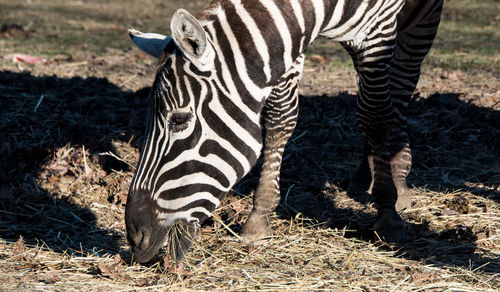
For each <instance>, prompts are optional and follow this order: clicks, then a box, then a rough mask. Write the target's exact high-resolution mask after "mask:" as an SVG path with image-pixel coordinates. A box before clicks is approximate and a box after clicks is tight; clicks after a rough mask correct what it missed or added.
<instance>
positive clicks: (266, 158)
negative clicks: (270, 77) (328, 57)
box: [242, 58, 303, 240]
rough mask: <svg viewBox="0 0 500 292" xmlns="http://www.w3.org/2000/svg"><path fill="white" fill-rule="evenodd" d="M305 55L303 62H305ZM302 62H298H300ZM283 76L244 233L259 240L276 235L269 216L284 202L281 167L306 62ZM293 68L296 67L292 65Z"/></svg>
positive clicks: (270, 107) (268, 116) (272, 100)
mask: <svg viewBox="0 0 500 292" xmlns="http://www.w3.org/2000/svg"><path fill="white" fill-rule="evenodd" d="M301 60H303V59H301V58H299V61H300V62H301ZM299 61H298V62H299ZM297 65H298V68H296V67H294V68H295V70H292V71H290V72H288V73H287V74H286V75H285V76H283V77H281V81H279V84H278V85H277V86H276V87H275V88H274V89H273V91H272V92H271V95H270V96H269V97H268V99H267V101H266V105H265V107H264V110H263V114H262V119H263V124H264V151H263V163H262V170H261V173H260V179H259V185H258V186H257V189H256V191H255V195H254V198H253V209H252V212H251V213H250V215H249V216H248V219H247V221H246V222H245V224H244V226H243V230H242V233H243V236H244V237H246V238H248V239H250V240H257V239H261V238H264V237H267V236H271V235H272V230H271V227H270V224H269V215H270V214H271V213H272V212H273V211H274V210H275V209H276V207H277V206H278V204H279V202H280V198H281V196H280V188H279V179H280V168H281V161H282V159H283V152H284V150H285V145H286V143H287V141H288V139H289V138H290V136H291V135H292V133H293V130H294V129H295V125H296V123H297V117H298V81H299V79H300V77H301V69H302V63H297ZM292 69H293V68H292Z"/></svg>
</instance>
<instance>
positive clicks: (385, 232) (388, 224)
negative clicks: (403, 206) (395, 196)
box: [373, 210, 406, 243]
mask: <svg viewBox="0 0 500 292" xmlns="http://www.w3.org/2000/svg"><path fill="white" fill-rule="evenodd" d="M377 217H378V218H377V220H376V221H375V225H374V226H373V229H374V230H375V232H376V233H377V235H378V237H380V239H381V240H383V241H386V242H389V243H401V242H404V241H406V224H405V222H404V221H403V219H401V217H400V216H399V215H398V213H397V212H396V210H381V211H379V212H378V216H377Z"/></svg>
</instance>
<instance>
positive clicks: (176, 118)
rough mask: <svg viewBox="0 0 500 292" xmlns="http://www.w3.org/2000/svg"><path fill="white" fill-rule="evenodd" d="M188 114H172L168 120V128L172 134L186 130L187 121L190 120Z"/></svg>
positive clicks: (189, 114)
mask: <svg viewBox="0 0 500 292" xmlns="http://www.w3.org/2000/svg"><path fill="white" fill-rule="evenodd" d="M191 116H192V114H191V113H190V112H179V113H173V114H172V116H171V118H170V128H171V129H172V131H174V132H179V131H182V130H184V129H186V128H187V126H188V123H187V122H188V121H189V120H190V119H191Z"/></svg>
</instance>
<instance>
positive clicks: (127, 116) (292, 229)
mask: <svg viewBox="0 0 500 292" xmlns="http://www.w3.org/2000/svg"><path fill="white" fill-rule="evenodd" d="M55 2H57V1H55ZM111 2H112V1H111ZM166 3H167V4H164V5H167V6H168V5H170V2H166ZM176 5H178V3H176ZM196 5H201V4H199V3H197V4H196ZM0 6H1V7H3V8H5V7H7V6H6V4H1V3H0ZM6 11H7V10H6ZM12 11H14V12H15V11H16V10H12ZM14 12H12V13H13V14H15V13H14ZM118 15H119V16H117V17H124V18H126V17H131V18H132V17H133V16H121V14H119V13H118ZM147 21H148V20H147V19H146V20H144V22H146V24H147ZM0 25H1V23H0ZM26 27H27V26H26V25H21V26H20V28H17V27H15V26H12V24H9V26H6V27H5V29H4V28H2V30H1V33H0V45H5V47H4V49H3V51H2V50H0V52H1V53H2V54H4V56H0V58H2V57H7V58H6V59H3V62H2V63H0V66H1V68H0V137H1V138H0V157H1V159H0V283H1V284H0V291H14V290H18V291H73V290H80V291H140V290H147V291H157V290H181V291H188V290H193V291H194V290H195V291H199V290H222V291H227V290H234V291H242V290H248V291H253V290H269V291H276V290H286V291H311V290H315V291H343V290H354V291H498V290H499V289H500V233H499V232H500V231H499V230H500V82H499V81H500V71H498V70H497V69H495V68H496V67H492V68H490V67H488V68H489V69H485V67H480V66H479V67H474V66H470V67H467V68H465V69H464V68H462V67H457V68H444V69H443V68H442V67H441V66H435V65H434V63H432V62H433V61H432V60H434V59H433V58H434V57H433V56H432V54H433V53H432V52H431V56H430V58H431V63H429V64H427V65H426V66H424V68H423V72H422V77H421V80H420V82H419V85H418V88H417V90H416V92H415V96H414V99H413V101H412V103H411V105H410V110H409V112H410V117H409V125H410V137H411V145H412V155H413V168H412V172H411V173H410V176H409V178H408V181H409V184H410V185H411V187H412V189H413V190H414V195H413V198H412V208H411V209H410V210H407V211H405V212H404V213H403V214H402V216H403V217H404V219H405V220H406V222H407V223H408V234H409V239H408V242H407V243H405V244H401V245H398V246H391V245H388V244H386V243H384V242H381V241H380V240H378V238H377V237H376V236H375V235H374V234H373V231H372V230H371V226H372V225H373V221H374V214H375V209H374V208H373V203H372V201H371V198H370V196H369V195H365V196H358V197H351V196H349V195H348V194H347V193H346V191H345V190H346V186H347V184H348V180H349V175H350V173H351V172H352V170H353V168H354V167H355V166H356V165H357V163H358V161H359V159H360V153H361V148H362V147H361V144H362V134H361V131H360V129H359V127H358V126H357V122H356V116H355V103H356V92H357V87H356V75H355V73H354V71H353V69H352V68H351V66H350V65H342V64H340V65H339V66H336V65H334V64H337V63H338V62H337V63H335V62H334V63H332V62H330V60H331V59H328V57H327V58H326V59H325V58H324V57H321V55H316V54H315V53H313V54H310V56H309V59H308V61H307V64H306V67H305V71H304V79H303V81H302V83H301V92H300V93H301V98H300V116H299V124H298V126H297V129H296V131H295V133H294V135H293V137H292V138H291V139H290V142H289V144H288V145H287V149H286V152H285V157H284V162H283V167H282V182H281V190H282V198H283V199H282V202H281V204H280V206H279V207H278V210H277V211H276V213H275V214H274V215H273V221H272V225H273V228H274V231H275V236H273V237H271V238H268V239H266V240H264V241H262V242H259V243H248V242H245V241H244V240H243V239H242V238H240V237H239V235H238V234H239V231H240V228H241V224H242V223H243V222H244V221H245V219H246V216H247V215H248V213H249V212H250V209H251V200H252V195H253V190H254V189H255V186H256V184H257V181H258V168H259V166H257V167H255V168H254V169H253V170H252V172H251V173H250V174H249V175H247V176H246V177H245V178H244V179H243V180H242V181H241V182H240V183H239V184H238V185H237V186H236V187H235V188H234V190H233V191H232V192H231V194H228V195H227V196H226V199H225V201H224V202H223V204H222V205H221V207H220V208H219V209H218V210H217V211H216V212H215V214H214V216H213V218H212V219H210V220H209V222H207V224H205V226H204V227H203V229H202V234H201V238H200V241H199V243H197V244H196V245H195V246H194V247H193V248H192V250H191V252H190V254H189V255H188V257H187V258H186V260H185V261H184V262H183V263H182V264H181V265H175V264H173V263H170V262H164V261H163V259H162V258H161V256H159V257H158V258H157V259H155V260H154V261H152V262H150V263H148V264H145V265H138V264H133V263H131V256H130V251H129V249H128V245H127V242H126V239H125V225H124V218H123V217H124V206H125V203H126V196H127V192H128V186H129V183H130V181H131V178H132V175H133V171H134V169H135V164H136V162H137V159H138V156H139V147H140V145H141V141H142V139H143V131H144V119H145V115H146V110H147V104H148V101H147V98H148V90H149V86H150V85H151V83H152V80H153V77H154V70H155V69H154V64H155V61H154V60H152V59H150V58H148V57H146V56H145V55H143V54H142V53H141V52H139V51H138V50H136V49H131V48H130V47H131V46H130V47H125V48H106V49H103V50H102V51H101V52H100V53H99V54H95V53H89V52H86V51H85V50H78V51H71V50H69V49H68V50H66V51H65V52H63V53H57V54H55V53H50V54H48V55H47V56H46V57H47V62H45V63H38V64H36V65H29V64H26V63H22V62H21V63H18V64H17V65H16V64H13V63H12V62H11V61H10V59H9V58H10V54H12V52H14V51H15V50H16V49H18V48H19V47H18V45H16V42H17V39H16V38H19V37H20V38H25V37H26V38H28V39H29V38H36V36H30V34H33V35H35V34H37V33H36V32H31V30H30V29H27V28H26ZM85 29H87V30H88V29H89V28H88V27H86V28H85ZM115 29H116V28H115ZM124 37H126V36H125V35H124ZM440 37H441V38H443V36H440ZM34 46H36V45H34ZM21 48H25V47H24V46H23V47H21ZM70 48H71V47H70ZM47 50H49V49H47ZM89 50H90V49H89ZM63 51H64V50H63ZM499 53H500V52H499V51H498V50H497V52H496V54H497V57H498V54H499ZM485 58H489V57H485ZM488 60H489V59H488ZM332 64H333V65H332Z"/></svg>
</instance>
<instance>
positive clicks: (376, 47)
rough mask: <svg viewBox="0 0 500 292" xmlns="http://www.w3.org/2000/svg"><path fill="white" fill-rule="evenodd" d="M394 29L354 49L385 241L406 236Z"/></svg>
mask: <svg viewBox="0 0 500 292" xmlns="http://www.w3.org/2000/svg"><path fill="white" fill-rule="evenodd" d="M394 30H395V24H393V25H391V26H390V27H387V28H386V29H385V30H382V32H381V33H380V34H377V35H374V36H372V37H371V38H370V39H367V40H366V41H365V44H364V45H362V46H361V48H357V49H355V57H356V62H357V68H358V70H357V71H358V75H359V96H358V102H357V111H358V121H359V124H360V127H361V129H362V130H363V132H364V134H365V136H366V141H367V145H368V147H367V149H369V152H368V151H367V153H366V154H368V155H367V163H364V168H365V169H370V166H372V167H373V168H372V169H373V171H372V173H373V178H372V179H373V182H372V184H373V187H372V196H373V198H374V201H375V204H376V205H377V209H378V215H377V220H376V222H375V225H374V229H375V230H376V231H377V232H378V234H379V235H380V236H381V237H383V238H385V239H386V240H389V241H402V240H404V239H405V238H406V234H405V225H404V222H403V220H402V219H401V217H400V216H399V215H398V213H397V212H396V209H395V205H396V201H397V196H398V193H397V189H396V186H395V182H394V180H393V177H392V169H391V161H392V158H393V153H392V149H391V147H389V143H390V137H391V136H392V135H391V133H392V132H393V129H395V128H396V127H397V119H396V118H395V110H394V106H393V103H392V99H391V96H390V87H389V79H390V78H389V73H390V64H391V60H392V57H393V52H394V47H395V42H396V34H395V31H394ZM391 31H392V33H391ZM368 173H369V172H368ZM367 177H369V175H367Z"/></svg>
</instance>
